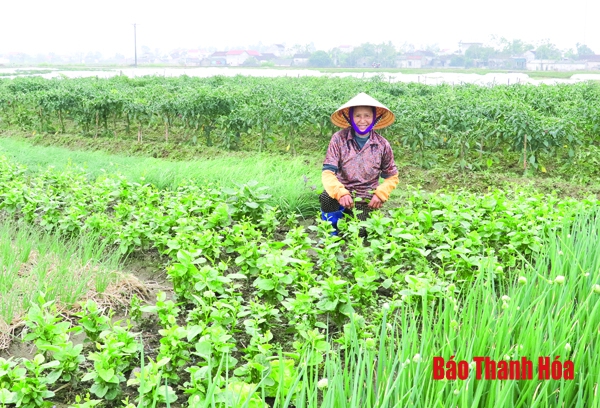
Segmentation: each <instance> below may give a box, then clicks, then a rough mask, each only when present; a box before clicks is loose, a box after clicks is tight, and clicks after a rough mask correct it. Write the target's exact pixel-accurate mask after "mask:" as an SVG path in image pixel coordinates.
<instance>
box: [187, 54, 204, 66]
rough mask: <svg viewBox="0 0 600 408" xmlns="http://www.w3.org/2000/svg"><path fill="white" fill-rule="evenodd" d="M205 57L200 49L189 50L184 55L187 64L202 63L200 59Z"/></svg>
mask: <svg viewBox="0 0 600 408" xmlns="http://www.w3.org/2000/svg"><path fill="white" fill-rule="evenodd" d="M202 58H204V56H203V55H202V54H200V50H187V52H186V53H185V56H184V62H185V65H200V61H201V60H202Z"/></svg>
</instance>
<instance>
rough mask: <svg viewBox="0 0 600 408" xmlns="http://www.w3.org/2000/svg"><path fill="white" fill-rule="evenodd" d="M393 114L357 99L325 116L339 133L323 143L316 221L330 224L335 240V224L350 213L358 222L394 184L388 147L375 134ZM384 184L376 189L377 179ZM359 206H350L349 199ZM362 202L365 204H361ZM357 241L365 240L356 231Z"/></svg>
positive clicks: (362, 97)
mask: <svg viewBox="0 0 600 408" xmlns="http://www.w3.org/2000/svg"><path fill="white" fill-rule="evenodd" d="M394 119H395V117H394V114H393V113H392V112H391V111H390V110H389V109H388V108H387V107H385V106H384V105H383V104H382V103H380V102H379V101H377V100H376V99H374V98H372V97H370V96H369V95H367V94H365V93H362V92H361V93H359V94H358V95H356V96H355V97H354V98H352V99H351V100H349V101H348V102H347V103H345V104H344V105H342V106H341V107H340V108H339V109H338V110H336V111H335V112H334V113H333V114H332V115H331V121H332V122H333V124H334V125H336V126H338V127H341V128H343V129H342V130H340V131H339V132H336V133H335V134H334V135H333V136H332V137H331V141H330V142H329V147H328V149H327V155H326V156H325V161H324V162H323V172H322V176H321V179H322V182H323V187H324V188H325V191H323V194H321V196H320V197H319V200H320V202H321V218H322V219H323V220H326V221H330V222H331V223H332V225H333V227H334V228H335V230H336V231H335V232H334V233H333V234H334V235H337V221H338V220H339V219H340V218H341V217H342V215H343V213H349V214H352V208H353V207H356V209H357V210H360V211H361V213H360V214H358V215H357V216H358V218H359V219H360V220H363V221H364V220H366V219H367V217H368V216H369V213H370V212H371V211H372V210H374V209H379V208H381V206H382V205H383V203H384V202H386V201H387V200H388V198H389V196H390V193H391V192H392V190H393V189H394V188H395V187H396V185H397V184H398V169H397V168H396V164H395V163H394V153H393V152H392V147H391V146H390V144H389V142H388V141H387V140H386V139H384V138H383V137H382V136H381V135H379V134H378V133H377V132H375V129H382V128H384V127H387V126H389V125H391V124H392V123H393V122H394ZM380 177H382V178H383V179H384V182H383V183H382V184H381V185H380V184H379V178H380ZM356 198H360V199H361V200H360V202H357V203H356V205H355V202H354V201H355V199H356ZM364 202H368V204H364ZM361 235H363V236H364V235H365V234H364V231H362V233H361Z"/></svg>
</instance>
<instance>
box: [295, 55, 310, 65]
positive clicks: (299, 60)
mask: <svg viewBox="0 0 600 408" xmlns="http://www.w3.org/2000/svg"><path fill="white" fill-rule="evenodd" d="M309 58H310V54H294V56H293V57H292V61H293V65H295V66H306V65H308V59H309Z"/></svg>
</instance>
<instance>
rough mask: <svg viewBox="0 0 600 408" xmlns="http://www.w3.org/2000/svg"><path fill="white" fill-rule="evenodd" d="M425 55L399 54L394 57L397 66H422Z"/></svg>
mask: <svg viewBox="0 0 600 408" xmlns="http://www.w3.org/2000/svg"><path fill="white" fill-rule="evenodd" d="M424 59H425V57H424V56H422V55H401V56H399V57H397V58H396V67H398V68H422V67H423V66H424V65H425V64H424Z"/></svg>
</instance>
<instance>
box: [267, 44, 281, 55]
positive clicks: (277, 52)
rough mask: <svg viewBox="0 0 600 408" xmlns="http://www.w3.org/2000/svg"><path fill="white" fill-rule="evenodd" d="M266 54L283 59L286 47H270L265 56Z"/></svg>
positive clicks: (279, 45)
mask: <svg viewBox="0 0 600 408" xmlns="http://www.w3.org/2000/svg"><path fill="white" fill-rule="evenodd" d="M264 54H273V55H275V56H276V57H281V56H282V55H283V54H285V45H283V44H273V45H271V46H270V47H268V48H267V50H266V51H265V52H263V55H264Z"/></svg>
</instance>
